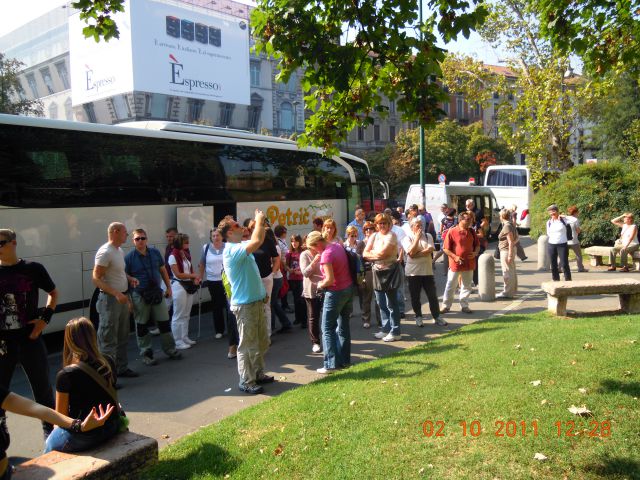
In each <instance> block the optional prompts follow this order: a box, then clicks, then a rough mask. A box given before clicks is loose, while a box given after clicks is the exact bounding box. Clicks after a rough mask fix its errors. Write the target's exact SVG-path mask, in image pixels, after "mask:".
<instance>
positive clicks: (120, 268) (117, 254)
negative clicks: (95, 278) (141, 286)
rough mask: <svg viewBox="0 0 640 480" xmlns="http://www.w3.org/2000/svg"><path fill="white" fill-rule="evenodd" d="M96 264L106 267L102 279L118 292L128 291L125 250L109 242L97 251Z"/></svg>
mask: <svg viewBox="0 0 640 480" xmlns="http://www.w3.org/2000/svg"><path fill="white" fill-rule="evenodd" d="M95 262H96V265H99V266H101V267H105V272H104V275H103V277H102V280H104V282H105V283H106V284H107V285H109V286H110V287H111V288H113V289H115V290H117V291H118V292H123V293H124V292H126V291H127V289H128V288H129V282H128V281H127V274H126V273H125V271H124V268H125V263H124V252H123V251H122V249H121V248H120V247H114V246H113V245H112V244H111V243H109V242H107V243H105V244H104V245H102V246H101V247H100V248H99V249H98V251H97V252H96V259H95Z"/></svg>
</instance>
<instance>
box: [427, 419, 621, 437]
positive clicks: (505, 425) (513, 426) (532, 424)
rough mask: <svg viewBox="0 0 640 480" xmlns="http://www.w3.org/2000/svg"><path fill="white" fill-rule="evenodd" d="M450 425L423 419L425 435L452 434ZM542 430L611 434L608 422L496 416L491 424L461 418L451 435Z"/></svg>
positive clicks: (522, 433)
mask: <svg viewBox="0 0 640 480" xmlns="http://www.w3.org/2000/svg"><path fill="white" fill-rule="evenodd" d="M451 429H452V427H451V426H449V425H447V424H446V422H444V421H443V420H425V421H424V422H423V423H422V434H423V435H424V436H425V437H429V438H437V437H445V436H447V435H448V434H451ZM541 431H542V433H543V434H545V433H551V434H552V435H555V436H556V437H580V436H584V437H599V438H607V437H610V436H611V422H610V421H609V420H605V421H602V422H598V421H595V420H593V421H590V422H588V424H587V425H584V426H583V425H576V422H574V421H573V420H569V421H565V422H561V421H557V422H554V423H552V424H545V425H539V424H538V421H537V420H530V421H525V420H520V421H518V420H506V421H505V420H496V421H495V422H493V426H492V427H491V428H486V425H483V423H482V422H481V421H480V420H473V421H471V422H467V421H464V420H463V421H462V422H459V423H458V424H457V426H456V427H453V434H454V435H456V434H457V435H461V436H463V437H479V436H481V435H492V436H494V437H507V438H514V437H537V436H538V434H539V433H540V432H541Z"/></svg>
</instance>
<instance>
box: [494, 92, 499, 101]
mask: <svg viewBox="0 0 640 480" xmlns="http://www.w3.org/2000/svg"><path fill="white" fill-rule="evenodd" d="M493 98H494V99H495V100H498V99H499V98H500V94H499V93H498V92H493Z"/></svg>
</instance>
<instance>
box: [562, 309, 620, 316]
mask: <svg viewBox="0 0 640 480" xmlns="http://www.w3.org/2000/svg"><path fill="white" fill-rule="evenodd" d="M618 315H627V313H626V312H623V311H622V310H620V309H619V308H618V309H617V310H603V311H600V312H576V311H573V310H569V311H568V312H567V317H569V318H584V317H615V316H618Z"/></svg>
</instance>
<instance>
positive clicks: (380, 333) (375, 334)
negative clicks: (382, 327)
mask: <svg viewBox="0 0 640 480" xmlns="http://www.w3.org/2000/svg"><path fill="white" fill-rule="evenodd" d="M373 336H374V337H376V338H379V339H380V340H382V339H383V338H384V337H386V336H387V332H382V331H380V332H376V333H374V334H373Z"/></svg>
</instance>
